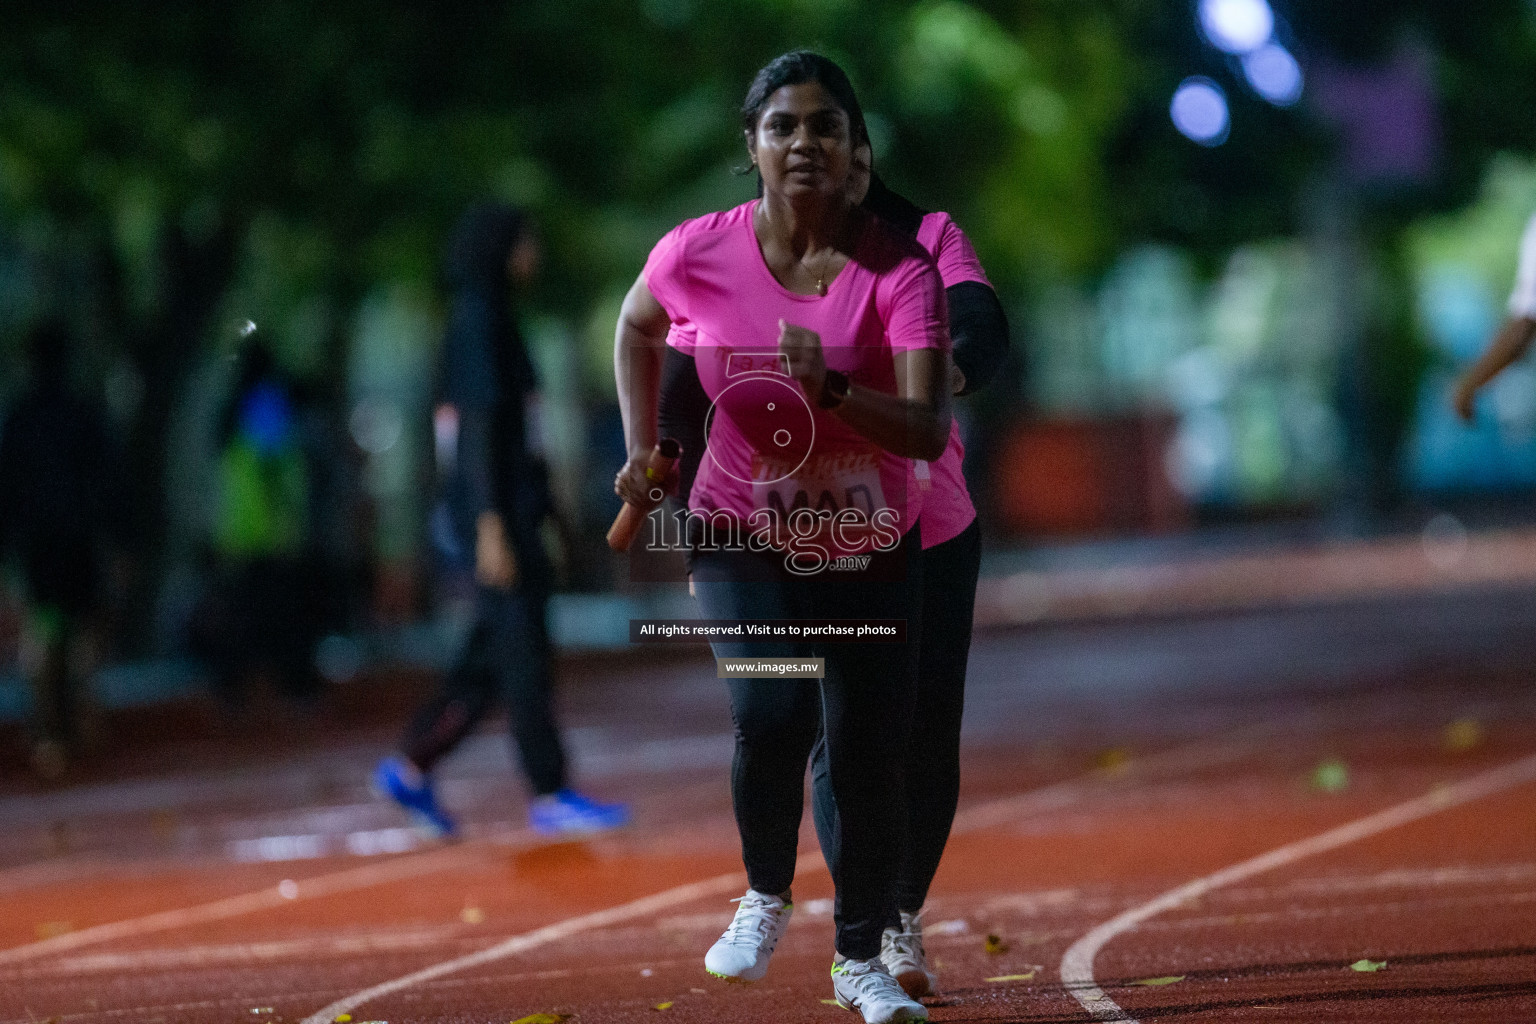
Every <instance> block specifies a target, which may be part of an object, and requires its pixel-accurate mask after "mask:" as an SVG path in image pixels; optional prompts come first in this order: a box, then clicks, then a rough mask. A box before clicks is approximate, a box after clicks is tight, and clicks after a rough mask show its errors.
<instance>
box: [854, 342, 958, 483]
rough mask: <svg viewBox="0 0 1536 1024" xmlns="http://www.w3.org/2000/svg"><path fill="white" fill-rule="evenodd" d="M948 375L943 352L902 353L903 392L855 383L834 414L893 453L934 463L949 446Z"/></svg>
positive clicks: (898, 373) (899, 366) (898, 383)
mask: <svg viewBox="0 0 1536 1024" xmlns="http://www.w3.org/2000/svg"><path fill="white" fill-rule="evenodd" d="M948 371H949V364H948V362H947V361H946V360H945V358H944V354H943V353H942V352H941V351H939V350H938V349H920V350H918V351H915V352H903V353H900V354H898V355H897V356H896V386H897V390H898V392H899V394H895V395H891V394H887V393H886V392H884V391H877V390H875V389H874V388H866V387H862V386H860V385H857V384H855V385H853V386H852V387H850V388H849V389H848V396H847V397H846V398H844V399H843V401H842V403H841V404H839V405H838V406H837V407H836V408H835V409H833V410H832V415H834V416H836V417H837V418H838V419H840V420H842V421H843V422H844V423H846V424H848V425H849V426H850V427H852V428H853V429H854V430H856V431H858V432H859V433H860V434H862V435H863V436H864V437H867V438H869V439H870V440H871V441H873V442H875V444H877V445H879V446H880V447H881V448H884V449H885V450H886V451H888V452H891V453H892V454H895V455H900V456H903V457H904V458H908V459H925V460H927V461H930V462H931V461H933V460H934V459H937V458H938V457H939V456H941V455H943V454H944V448H945V446H947V445H948V444H949V387H948Z"/></svg>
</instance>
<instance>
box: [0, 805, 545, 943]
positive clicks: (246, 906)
mask: <svg viewBox="0 0 1536 1024" xmlns="http://www.w3.org/2000/svg"><path fill="white" fill-rule="evenodd" d="M525 831H526V830H520V831H519V833H515V834H521V833H522V832H525ZM486 852H487V851H486V848H485V847H484V846H481V845H479V844H475V845H464V846H452V847H449V848H448V849H445V850H432V851H430V852H427V853H419V854H410V855H407V856H404V857H397V858H395V859H394V860H390V861H386V862H385V863H383V864H368V865H366V866H364V867H359V868H349V869H347V870H345V871H334V872H331V873H330V874H325V875H317V876H316V877H314V878H308V879H304V880H303V881H297V882H290V881H284V882H283V883H282V884H280V885H273V886H269V887H267V888H265V889H257V890H256V891H255V892H248V893H243V894H241V895H239V896H228V897H226V898H224V899H221V900H214V901H213V902H211V903H201V904H198V905H197V906H194V907H181V908H178V909H176V910H165V911H161V912H160V913H157V914H148V915H146V916H144V917H134V918H129V919H128V920H126V921H113V922H111V923H110V924H100V925H96V926H95V927H93V928H82V929H81V930H80V931H77V932H67V933H65V934H63V935H55V936H54V937H52V938H49V939H43V940H41V941H38V942H29V943H27V944H26V945H24V946H12V947H11V948H10V949H0V966H3V965H6V964H13V963H19V962H21V961H24V960H32V959H34V958H36V957H40V956H47V955H49V954H51V953H63V952H67V951H69V950H72V949H79V948H81V947H82V946H91V945H95V944H96V943H100V942H112V941H115V940H117V939H131V938H137V937H139V936H141V935H149V934H151V933H154V932H163V931H169V930H170V929H173V928H185V927H188V926H189V925H197V924H207V923H209V922H211V921H223V920H225V919H227V918H231V917H239V916H241V915H242V914H250V913H254V912H256V911H259V910H270V909H272V908H273V907H283V906H287V905H289V904H291V903H295V902H298V901H301V900H309V899H318V898H320V897H323V896H334V895H336V894H337V893H343V892H351V891H353V890H355V889H366V888H369V887H370V886H375V885H382V884H383V883H385V882H395V881H399V880H401V879H405V878H413V877H416V876H419V875H429V874H433V873H436V872H439V871H446V870H449V869H451V868H454V867H457V866H458V865H460V864H469V863H473V862H474V861H477V860H481V859H483V858H484V857H485V856H486Z"/></svg>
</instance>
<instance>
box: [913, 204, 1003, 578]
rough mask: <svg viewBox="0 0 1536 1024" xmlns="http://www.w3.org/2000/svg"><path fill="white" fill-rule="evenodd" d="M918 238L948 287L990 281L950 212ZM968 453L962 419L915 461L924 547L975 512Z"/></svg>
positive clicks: (955, 530)
mask: <svg viewBox="0 0 1536 1024" xmlns="http://www.w3.org/2000/svg"><path fill="white" fill-rule="evenodd" d="M917 240H918V242H919V244H921V245H922V247H923V248H924V249H927V250H928V251H929V252H930V253H932V254H933V259H934V262H936V263H937V264H938V265H939V277H940V278H942V279H943V282H944V287H945V288H952V287H954V286H955V285H957V284H960V283H961V282H963V281H977V282H980V283H981V284H984V285H986V286H987V287H988V288H990V287H992V282H991V281H988V280H987V274H986V271H984V270H982V269H981V261H980V260H978V259H977V258H976V250H975V249H974V248H972V246H971V240H970V239H969V238H966V237H965V232H963V231H961V230H960V227H959V225H957V224H956V223H955V222H954V221H952V220H950V218H949V214H947V213H942V212H940V213H930V214H927V215H926V216H924V217H923V223H922V226H921V227H919V228H918V229H917ZM964 459H965V445H964V443H962V442H961V440H960V424H959V423H954V424H951V426H950V428H949V446H948V447H947V448H945V449H944V454H943V455H942V456H940V457H939V459H938V461H936V462H931V463H928V462H918V463H916V464H915V465H914V466H913V474H914V475H915V476H916V478H917V488H918V491H919V493H921V494H922V498H923V547H924V548H925V549H926V548H931V547H933V546H934V545H935V544H943V543H944V542H945V541H947V540H953V539H955V538H956V537H958V536H960V534H961V533H963V532H964V531H965V528H966V527H967V526H970V525H971V522H972V520H974V519H975V518H976V506H975V505H974V504H972V503H971V492H970V490H969V489H968V488H967V487H966V486H965V475H964V474H963V473H961V471H960V465H961V463H962V462H963V461H964Z"/></svg>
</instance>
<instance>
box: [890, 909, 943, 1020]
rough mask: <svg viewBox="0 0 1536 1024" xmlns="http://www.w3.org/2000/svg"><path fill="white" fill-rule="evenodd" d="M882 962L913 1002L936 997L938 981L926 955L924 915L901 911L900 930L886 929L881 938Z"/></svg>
mask: <svg viewBox="0 0 1536 1024" xmlns="http://www.w3.org/2000/svg"><path fill="white" fill-rule="evenodd" d="M880 962H881V963H883V964H885V969H886V970H887V971H890V972H891V977H893V978H895V979H896V983H897V984H898V985H900V986H901V988H902V991H904V992H905V993H906V994H907V995H909V996H911V997H912V998H913V999H921V998H923V996H930V995H933V990H934V988H935V987H936V986H937V985H938V982H939V979H938V977H937V976H936V975H935V974H934V973H933V970H932V968H930V967H929V966H928V957H927V956H925V955H924V953H923V914H922V911H918V912H917V913H915V914H909V913H907V912H906V911H905V910H903V911H902V912H901V927H900V928H887V929H886V930H885V931H884V933H882V934H881V936H880Z"/></svg>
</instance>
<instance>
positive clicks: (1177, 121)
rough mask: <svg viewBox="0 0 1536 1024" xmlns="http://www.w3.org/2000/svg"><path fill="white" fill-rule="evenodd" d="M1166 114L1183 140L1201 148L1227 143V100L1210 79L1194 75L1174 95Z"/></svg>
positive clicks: (1224, 94) (1228, 119)
mask: <svg viewBox="0 0 1536 1024" xmlns="http://www.w3.org/2000/svg"><path fill="white" fill-rule="evenodd" d="M1168 114H1169V116H1170V117H1172V118H1173V126H1174V127H1175V128H1177V129H1178V130H1179V131H1180V132H1181V133H1182V134H1183V135H1184V137H1185V138H1187V139H1190V140H1192V141H1194V142H1198V143H1200V145H1202V146H1219V145H1221V144H1222V143H1223V142H1225V141H1227V129H1228V127H1229V126H1230V124H1231V119H1230V116H1229V115H1228V113H1227V96H1226V93H1224V92H1222V91H1221V86H1219V85H1217V84H1216V83H1215V82H1213V81H1211V80H1210V79H1209V78H1204V77H1201V76H1198V75H1197V76H1194V77H1191V78H1186V79H1184V81H1183V82H1182V83H1180V84H1179V88H1178V90H1177V91H1176V92H1175V93H1174V94H1173V102H1172V103H1170V104H1169V106H1168Z"/></svg>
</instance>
